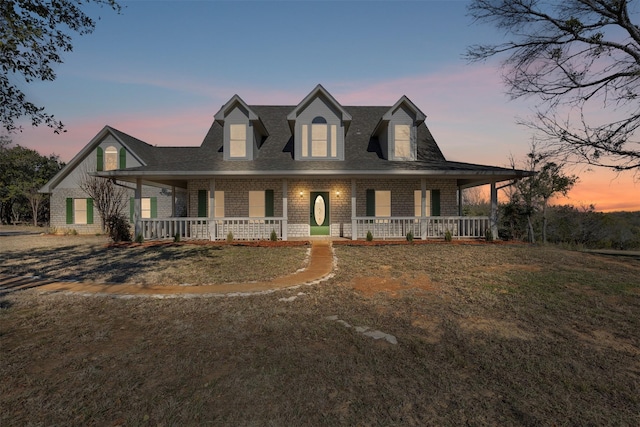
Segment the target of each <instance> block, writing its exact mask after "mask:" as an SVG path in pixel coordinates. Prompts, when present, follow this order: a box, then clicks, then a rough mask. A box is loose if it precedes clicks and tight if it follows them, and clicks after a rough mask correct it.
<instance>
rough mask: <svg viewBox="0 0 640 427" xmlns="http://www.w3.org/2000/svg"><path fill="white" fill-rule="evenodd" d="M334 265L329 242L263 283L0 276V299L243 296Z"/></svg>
mask: <svg viewBox="0 0 640 427" xmlns="http://www.w3.org/2000/svg"><path fill="white" fill-rule="evenodd" d="M333 265H334V258H333V250H332V247H331V242H330V241H328V240H314V241H312V242H311V256H310V257H309V265H308V266H307V268H305V269H304V270H302V271H298V272H296V273H293V274H290V275H287V276H282V277H278V278H276V279H273V280H269V281H266V282H249V283H227V284H221V285H202V286H178V285H174V286H143V285H128V284H103V283H84V282H58V281H52V280H44V279H37V278H32V277H18V276H5V275H0V296H2V295H4V294H7V293H11V292H15V291H19V290H23V289H31V288H38V289H39V290H41V291H46V292H77V293H81V294H92V295H106V296H114V297H135V296H147V297H156V298H170V297H180V296H183V297H189V296H216V295H227V296H232V295H245V294H251V293H267V292H273V291H275V290H278V289H285V288H292V287H296V286H300V285H305V284H313V283H317V282H319V281H322V280H326V279H328V278H330V277H331V276H332V274H331V273H332V272H333Z"/></svg>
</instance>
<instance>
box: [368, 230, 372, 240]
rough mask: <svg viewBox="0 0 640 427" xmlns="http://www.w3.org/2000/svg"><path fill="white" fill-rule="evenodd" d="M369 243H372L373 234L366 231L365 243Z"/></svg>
mask: <svg viewBox="0 0 640 427" xmlns="http://www.w3.org/2000/svg"><path fill="white" fill-rule="evenodd" d="M371 241H373V234H371V231H367V242H371Z"/></svg>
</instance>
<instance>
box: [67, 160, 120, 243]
mask: <svg viewBox="0 0 640 427" xmlns="http://www.w3.org/2000/svg"><path fill="white" fill-rule="evenodd" d="M78 185H79V187H80V188H81V189H82V191H84V192H85V193H87V195H88V196H89V197H91V198H92V199H93V207H94V208H95V209H96V210H97V211H98V213H99V214H100V217H101V220H102V231H103V232H104V231H106V232H110V231H111V230H109V229H108V224H109V223H108V220H109V218H112V217H115V216H121V215H123V214H124V212H125V209H126V206H127V195H128V191H127V190H128V189H127V188H126V187H124V186H120V185H117V184H116V183H115V182H114V181H112V180H109V179H105V178H99V177H97V176H93V175H91V174H89V173H88V172H87V171H84V172H83V173H82V175H81V178H80V180H79V182H78Z"/></svg>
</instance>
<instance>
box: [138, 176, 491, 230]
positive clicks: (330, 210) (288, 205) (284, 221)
mask: <svg viewBox="0 0 640 427" xmlns="http://www.w3.org/2000/svg"><path fill="white" fill-rule="evenodd" d="M447 178H448V177H447ZM476 182H477V181H473V182H471V181H465V182H462V181H460V180H452V179H446V180H445V179H442V177H436V178H435V179H430V178H425V177H408V178H405V179H395V180H389V179H386V180H382V179H380V178H379V177H349V178H345V177H343V178H336V179H331V178H327V177H324V176H320V177H312V178H309V177H305V178H291V177H268V178H264V179H255V178H252V179H238V178H233V179H228V178H219V177H216V178H210V179H207V180H203V179H198V180H185V181H184V182H182V183H181V184H182V185H181V186H180V188H183V189H186V190H187V199H188V200H189V201H188V209H187V215H188V216H186V217H178V216H174V215H172V216H169V217H164V218H142V216H141V214H140V213H141V204H140V203H141V202H140V194H141V192H140V189H141V187H142V185H143V180H142V179H140V178H138V179H136V192H135V197H134V209H133V211H134V221H133V222H134V227H135V235H136V236H138V235H140V236H142V238H144V239H145V240H151V239H181V240H190V239H198V240H226V239H227V238H228V237H230V235H232V236H233V239H234V240H266V239H270V238H271V237H272V235H273V234H275V237H276V238H277V239H279V240H289V239H290V238H304V237H310V236H313V235H314V234H324V235H327V236H330V237H334V238H348V239H352V240H357V239H365V238H366V237H367V234H368V233H371V234H372V236H373V238H374V239H405V238H406V236H407V234H408V233H411V234H412V235H413V238H414V239H440V238H444V237H445V235H446V234H448V233H450V235H451V237H452V238H453V239H475V238H484V237H485V236H486V235H487V231H488V230H489V231H491V234H492V236H494V237H497V233H498V230H497V187H496V182H497V180H493V181H491V182H490V183H489V184H490V186H491V206H492V210H491V212H492V214H491V215H490V216H474V217H471V216H463V215H462V207H463V206H462V189H463V188H465V187H464V186H465V185H466V186H473V184H476ZM145 183H147V182H145ZM156 184H157V183H156ZM476 185H477V184H476ZM172 188H173V191H172V193H173V194H175V190H176V187H175V186H172ZM375 189H380V191H376V190H375ZM260 191H261V192H264V194H265V195H266V196H269V197H267V199H268V200H267V201H265V203H264V206H262V207H258V208H256V207H254V206H250V205H251V203H253V202H251V200H250V199H251V193H257V192H260ZM375 195H378V199H379V200H378V202H374V201H372V196H375ZM436 195H437V197H435V196H436ZM384 197H387V201H386V205H385V201H384V200H383V199H384ZM174 203H175V201H174ZM378 205H380V206H378ZM260 209H262V210H260ZM172 212H175V209H174V210H172ZM321 229H324V232H320V233H319V232H318V231H319V230H320V231H322V230H321Z"/></svg>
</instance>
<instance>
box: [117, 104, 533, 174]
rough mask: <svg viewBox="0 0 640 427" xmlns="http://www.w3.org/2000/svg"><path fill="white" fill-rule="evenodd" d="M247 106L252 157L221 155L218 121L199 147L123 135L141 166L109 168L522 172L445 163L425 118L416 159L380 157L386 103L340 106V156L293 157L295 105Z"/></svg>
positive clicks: (182, 171) (246, 171) (211, 171)
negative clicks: (378, 133)
mask: <svg viewBox="0 0 640 427" xmlns="http://www.w3.org/2000/svg"><path fill="white" fill-rule="evenodd" d="M250 108H251V109H252V110H253V111H254V112H255V113H257V114H258V116H259V117H260V120H261V121H262V123H263V124H264V126H265V128H266V130H267V131H268V133H269V136H268V137H267V138H266V139H265V140H264V141H263V142H262V144H261V145H260V147H259V149H258V156H257V158H256V159H254V160H251V161H248V160H246V161H245V160H227V161H225V160H224V159H223V152H222V149H223V128H222V125H221V124H220V123H218V122H215V121H214V123H213V124H212V125H211V127H210V129H209V131H208V132H207V135H206V136H205V138H204V140H203V142H202V145H201V146H200V147H152V146H150V145H148V144H146V143H144V142H142V141H139V140H136V139H135V138H132V137H130V136H128V135H126V134H122V135H123V136H122V138H123V139H124V137H127V143H130V144H131V148H132V149H133V150H137V149H140V150H141V152H140V155H141V157H143V158H144V160H145V163H146V165H145V166H141V167H137V168H129V169H127V170H123V171H113V172H112V174H113V175H116V176H121V177H124V176H134V175H136V174H138V175H146V176H153V175H173V176H179V175H183V176H191V177H196V176H203V177H205V176H213V175H217V176H220V175H224V174H233V175H242V174H247V175H249V174H260V173H263V174H277V173H279V172H281V173H282V175H287V174H300V173H309V174H313V173H314V172H317V173H318V174H321V173H333V172H335V173H340V174H345V175H348V174H350V173H352V174H362V173H367V172H370V173H373V174H376V173H380V174H396V173H400V174H402V173H409V174H411V173H416V174H438V173H442V174H443V175H444V174H449V175H450V174H454V173H456V172H459V173H460V174H461V175H465V176H466V175H474V174H476V173H477V175H487V174H488V175H496V174H499V175H501V176H502V178H501V179H508V178H506V176H507V175H509V176H510V177H515V176H516V175H522V174H521V173H520V172H523V171H514V170H511V169H506V168H500V167H493V166H484V165H476V164H470V163H461V162H449V161H447V160H446V159H445V157H444V155H443V154H442V152H441V151H440V148H439V147H438V145H437V144H436V142H435V140H434V138H433V136H432V135H431V132H430V131H429V129H428V127H427V126H426V124H425V123H422V124H420V125H419V126H418V132H417V140H418V153H417V160H416V161H389V160H385V159H384V158H383V157H382V153H381V149H380V144H379V142H378V139H377V138H376V137H375V136H373V133H374V130H375V129H376V126H377V125H378V123H379V122H380V120H381V118H382V117H383V115H384V114H385V113H386V112H387V111H389V109H390V108H391V107H390V106H380V107H369V106H351V107H344V109H345V110H346V111H347V112H348V114H350V115H351V116H352V121H351V125H350V127H349V129H348V131H347V133H346V137H345V158H344V160H340V161H337V160H310V161H296V160H294V158H293V152H292V150H293V136H292V134H291V128H290V127H289V124H288V122H287V115H288V114H289V113H290V112H291V111H292V110H293V109H294V108H295V106H292V105H285V106H265V105H256V106H254V105H252V106H250Z"/></svg>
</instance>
